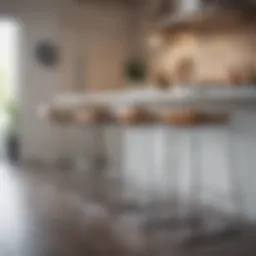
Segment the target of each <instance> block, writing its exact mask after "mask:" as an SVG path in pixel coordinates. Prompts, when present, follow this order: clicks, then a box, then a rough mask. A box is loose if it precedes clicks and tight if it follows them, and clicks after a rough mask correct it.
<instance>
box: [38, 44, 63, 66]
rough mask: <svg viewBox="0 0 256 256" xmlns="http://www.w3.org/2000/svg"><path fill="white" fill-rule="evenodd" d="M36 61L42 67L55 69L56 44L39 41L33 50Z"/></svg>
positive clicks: (56, 62) (57, 53) (57, 50)
mask: <svg viewBox="0 0 256 256" xmlns="http://www.w3.org/2000/svg"><path fill="white" fill-rule="evenodd" d="M35 55H36V59H37V61H38V62H39V63H40V64H41V65H42V66H44V67H55V66H56V65H57V64H58V62H59V48H58V46H57V44H56V43H54V42H50V41H46V40H45V41H41V42H39V43H38V44H37V46H36V49H35Z"/></svg>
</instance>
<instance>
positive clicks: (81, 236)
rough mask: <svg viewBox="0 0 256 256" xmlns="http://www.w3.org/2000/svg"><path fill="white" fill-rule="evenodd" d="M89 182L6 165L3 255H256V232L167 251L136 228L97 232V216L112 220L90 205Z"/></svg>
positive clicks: (0, 174)
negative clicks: (141, 234) (155, 245)
mask: <svg viewBox="0 0 256 256" xmlns="http://www.w3.org/2000/svg"><path fill="white" fill-rule="evenodd" d="M85 184H86V181H85V177H84V175H83V174H82V173H79V172H71V171H67V170H58V171H53V170H43V169H39V168H11V167H8V166H7V165H0V256H78V255H79V256H80V255H81V256H82V255H92V256H94V255H96V256H107V255H111V256H115V255H118V256H120V255H145V256H146V255H157V256H159V255H174V254H175V253H174V252H175V251H176V253H177V254H181V255H220V254H221V255H232V256H233V255H243V256H246V255H256V243H255V241H256V240H255V238H256V232H253V231H250V232H247V233H246V234H244V235H242V236H239V237H235V238H232V239H230V240H229V241H228V242H225V243H224V242H223V243H222V241H220V242H217V243H216V245H211V246H208V245H207V246H205V245H203V246H199V247H196V248H187V249H183V250H177V249H175V250H167V251H161V253H159V252H158V251H157V250H154V249H153V246H152V245H149V244H150V243H152V244H155V241H153V240H152V239H151V240H150V241H151V242H148V241H147V242H145V239H144V238H143V237H142V236H140V234H139V232H137V231H136V228H134V229H132V228H131V226H130V227H129V228H128V229H124V230H125V232H123V233H122V231H123V230H122V231H120V228H119V227H118V228H117V230H115V232H117V233H116V234H118V235H116V236H114V238H113V235H112V234H109V230H108V229H107V228H103V229H102V227H103V226H104V227H105V225H106V223H100V224H99V225H100V228H99V227H98V226H97V225H96V226H95V225H94V226H93V231H92V229H91V227H92V222H93V221H94V220H95V219H96V220H97V218H95V215H98V220H101V221H102V220H104V222H108V219H107V218H106V216H107V215H106V216H105V215H104V214H105V212H104V211H101V208H100V207H99V208H97V207H96V208H95V205H90V203H89V201H88V197H87V192H88V190H87V189H86V185H85ZM88 209H89V210H88ZM95 209H96V210H95ZM97 210H99V211H97ZM99 212H100V213H99ZM94 224H95V223H94ZM95 227H96V229H95ZM97 228H98V229H97ZM95 230H96V231H95ZM99 230H100V231H99ZM97 232H100V234H98V233H97ZM104 232H105V233H104ZM129 232H130V233H129ZM91 233H93V235H91ZM103 233H104V234H103ZM110 237H112V238H111V239H112V240H111V239H110ZM113 239H114V240H116V241H115V242H113ZM160 240H161V238H160ZM110 244H111V245H110ZM145 245H146V246H145ZM124 248H125V249H124ZM149 248H151V249H149ZM149 251H150V253H149ZM175 255H176V254H175Z"/></svg>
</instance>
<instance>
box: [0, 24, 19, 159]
mask: <svg viewBox="0 0 256 256" xmlns="http://www.w3.org/2000/svg"><path fill="white" fill-rule="evenodd" d="M18 32H19V26H18V24H17V22H15V21H13V20H10V19H0V160H1V161H5V160H7V159H8V158H9V155H10V153H11V152H10V150H11V147H12V150H13V153H14V154H16V153H17V152H14V151H15V150H16V151H17V140H18V139H16V138H18V127H19V125H18V117H19V114H18V113H19V111H18V86H17V84H18V72H17V71H18V39H19V38H18V37H19V33H18ZM11 144H12V145H11ZM15 144H16V145H15Z"/></svg>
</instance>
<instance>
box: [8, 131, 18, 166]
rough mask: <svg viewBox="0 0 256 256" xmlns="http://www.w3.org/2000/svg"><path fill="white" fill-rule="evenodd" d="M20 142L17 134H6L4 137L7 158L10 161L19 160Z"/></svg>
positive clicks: (15, 161)
mask: <svg viewBox="0 0 256 256" xmlns="http://www.w3.org/2000/svg"><path fill="white" fill-rule="evenodd" d="M19 153H20V143H19V137H18V136H17V135H8V136H7V138H6V154H7V159H8V160H9V161H10V162H12V163H17V162H18V161H19Z"/></svg>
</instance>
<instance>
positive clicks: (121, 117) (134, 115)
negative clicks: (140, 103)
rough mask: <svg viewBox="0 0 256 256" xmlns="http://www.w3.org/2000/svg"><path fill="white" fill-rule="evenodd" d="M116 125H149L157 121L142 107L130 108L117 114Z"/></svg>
mask: <svg viewBox="0 0 256 256" xmlns="http://www.w3.org/2000/svg"><path fill="white" fill-rule="evenodd" d="M117 120H118V123H120V124H125V125H144V124H147V125H150V124H152V123H155V122H156V121H157V117H156V115H155V114H154V112H151V111H150V110H147V109H145V108H142V107H130V108H127V109H125V110H124V111H122V112H121V113H119V114H118V117H117Z"/></svg>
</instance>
